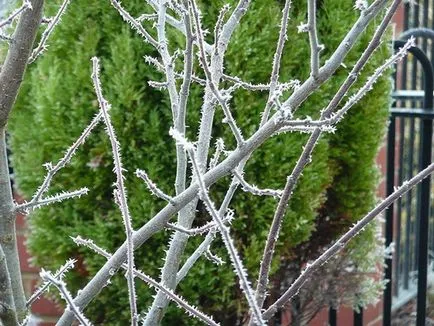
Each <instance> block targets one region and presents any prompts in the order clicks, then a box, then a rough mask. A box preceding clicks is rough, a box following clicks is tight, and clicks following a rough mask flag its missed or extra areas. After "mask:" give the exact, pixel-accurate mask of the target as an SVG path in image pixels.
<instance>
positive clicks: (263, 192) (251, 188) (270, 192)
mask: <svg viewBox="0 0 434 326" xmlns="http://www.w3.org/2000/svg"><path fill="white" fill-rule="evenodd" d="M232 173H233V175H234V176H235V177H236V178H237V179H238V181H239V182H240V183H241V185H242V187H243V190H244V191H247V192H250V193H252V194H254V195H257V196H272V197H276V198H279V197H280V196H282V191H281V190H274V189H259V188H258V187H256V186H255V185H251V184H249V183H248V182H247V181H246V180H245V179H244V177H243V175H242V174H241V173H239V172H238V171H237V170H234V171H233V172H232Z"/></svg>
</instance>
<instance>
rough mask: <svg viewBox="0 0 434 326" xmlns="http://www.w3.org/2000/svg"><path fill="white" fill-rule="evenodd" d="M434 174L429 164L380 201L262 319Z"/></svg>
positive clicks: (311, 265)
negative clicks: (378, 217) (420, 183)
mask: <svg viewBox="0 0 434 326" xmlns="http://www.w3.org/2000/svg"><path fill="white" fill-rule="evenodd" d="M433 172H434V163H432V164H430V165H429V166H428V167H427V168H425V169H424V170H422V171H421V172H419V173H418V174H416V175H415V176H414V177H413V178H411V179H410V180H408V181H406V182H404V183H403V184H402V185H401V186H400V187H398V188H397V189H396V190H395V191H394V192H393V193H392V194H391V195H389V196H388V197H387V198H385V199H384V200H383V201H381V203H380V204H378V205H377V206H376V207H375V208H374V209H373V210H371V211H370V212H369V213H368V214H366V215H365V216H364V217H363V218H362V219H360V220H359V221H358V222H357V223H356V224H355V225H354V226H353V227H352V228H351V229H350V230H349V231H348V232H347V233H345V234H344V235H343V236H342V237H340V238H339V239H338V240H337V241H336V242H335V243H334V244H333V245H332V246H331V247H330V248H329V249H327V250H326V251H325V252H324V253H323V254H322V255H321V256H320V257H318V258H317V259H316V260H315V261H313V262H312V263H310V264H309V265H308V266H307V267H306V269H305V270H304V271H303V272H302V273H301V274H300V276H299V277H298V278H297V279H296V280H295V281H294V282H293V283H292V284H291V286H290V287H289V288H288V289H287V290H286V291H285V293H284V294H282V296H281V297H280V298H279V299H277V300H276V302H274V303H273V304H272V305H271V306H270V307H268V309H267V310H266V311H265V312H264V314H263V318H264V319H265V320H268V319H270V318H271V317H272V316H273V315H274V314H275V312H276V311H277V310H278V309H279V308H281V307H282V306H283V305H284V304H285V303H287V302H288V300H290V299H291V298H292V297H293V296H294V295H296V294H297V293H298V291H299V289H300V288H301V287H302V286H303V284H304V283H305V282H306V281H307V280H308V279H309V277H310V276H311V275H312V274H313V273H314V272H315V271H316V270H317V269H318V268H319V267H320V266H322V265H323V264H325V263H326V262H327V261H328V260H329V259H330V258H331V257H333V256H335V255H336V254H337V253H338V252H339V251H341V250H342V249H343V248H345V246H346V245H347V244H348V242H349V241H350V240H351V239H353V238H354V237H355V236H357V235H358V234H359V233H360V232H361V231H363V229H364V227H366V226H367V225H368V224H369V223H370V222H371V221H372V220H373V219H374V218H375V217H377V216H378V215H380V214H381V213H382V212H383V211H384V210H385V209H386V208H387V207H389V206H390V205H391V204H393V203H394V202H395V201H396V200H397V199H398V198H400V197H402V196H403V195H404V194H405V193H407V192H408V191H409V190H410V189H412V188H413V187H414V186H416V185H417V184H418V183H419V182H421V181H422V180H423V179H425V178H426V177H428V176H429V175H430V174H432V173H433Z"/></svg>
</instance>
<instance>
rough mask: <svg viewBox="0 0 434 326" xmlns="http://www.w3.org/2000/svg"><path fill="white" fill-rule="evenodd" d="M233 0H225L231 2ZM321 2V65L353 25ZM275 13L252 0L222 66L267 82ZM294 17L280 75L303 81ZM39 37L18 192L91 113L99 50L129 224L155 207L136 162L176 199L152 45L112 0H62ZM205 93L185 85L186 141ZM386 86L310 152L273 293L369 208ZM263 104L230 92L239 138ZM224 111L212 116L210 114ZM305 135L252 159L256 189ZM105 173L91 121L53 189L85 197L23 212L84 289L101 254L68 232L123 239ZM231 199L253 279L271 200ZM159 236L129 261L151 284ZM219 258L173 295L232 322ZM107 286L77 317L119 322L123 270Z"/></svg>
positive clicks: (280, 140)
mask: <svg viewBox="0 0 434 326" xmlns="http://www.w3.org/2000/svg"><path fill="white" fill-rule="evenodd" d="M226 2H227V1H223V0H214V1H210V0H206V1H205V0H204V1H201V5H202V9H203V12H204V17H203V19H204V24H205V25H206V26H207V27H208V28H209V29H210V30H212V28H213V26H214V23H215V19H216V17H217V14H218V11H219V8H220V7H221V6H222V5H223V4H224V3H226ZM229 2H230V3H235V1H234V0H231V1H229ZM58 3H59V1H53V3H52V2H50V3H47V8H46V11H47V16H49V14H50V13H54V12H55V10H56V8H57V7H56V5H55V4H58ZM124 5H125V7H126V8H128V10H130V11H131V12H132V13H133V14H134V15H136V16H138V15H139V14H141V13H143V12H142V11H141V8H143V1H139V0H132V1H128V2H125V4H124ZM318 6H319V10H318V29H319V35H320V40H321V42H322V43H324V44H325V50H324V51H323V52H322V56H321V58H322V61H323V62H324V60H325V59H326V58H327V57H329V56H330V54H331V53H332V51H333V50H334V49H335V48H336V47H337V46H338V44H339V41H340V40H341V38H342V37H343V35H345V33H346V31H347V30H348V28H349V26H350V25H351V24H352V23H353V22H354V21H355V20H356V19H357V15H358V12H357V11H356V10H354V9H353V7H352V6H353V4H352V2H351V1H341V0H323V1H321V2H320V3H319V4H318ZM282 7H283V2H282V1H276V0H273V1H270V0H258V1H253V3H252V8H251V10H249V12H248V14H247V15H246V16H245V18H243V20H242V24H241V26H240V27H239V28H238V30H237V31H236V33H235V35H234V37H233V39H232V41H231V43H230V45H229V49H228V54H227V56H226V61H225V72H227V73H229V74H232V75H237V76H239V77H241V78H243V79H244V80H246V81H251V82H254V83H267V82H268V80H269V75H270V71H271V66H272V59H273V53H274V49H275V44H276V41H277V36H278V32H279V22H280V17H281V9H282ZM290 15H291V20H290V26H289V29H288V31H289V36H288V43H287V45H286V48H285V52H284V57H283V60H282V72H281V80H282V81H287V80H289V79H295V78H296V79H300V80H304V79H305V78H307V77H308V73H309V60H308V59H307V58H308V57H309V47H308V35H307V34H306V33H304V34H297V27H296V26H297V25H299V24H300V23H302V22H304V21H305V20H306V9H305V1H299V0H297V1H294V3H293V6H292V9H291V14H290ZM373 30H374V26H370V28H368V31H367V32H366V33H364V34H363V35H362V38H361V40H360V41H359V42H358V43H357V44H356V46H355V47H354V49H353V50H352V51H351V53H350V54H349V56H348V58H347V59H346V60H345V64H346V66H342V67H340V68H339V69H338V70H337V72H336V73H335V75H334V76H333V78H332V79H331V80H330V81H328V82H327V83H326V84H325V85H324V86H322V87H321V89H320V90H319V91H318V92H316V94H315V95H313V96H311V97H310V98H309V99H308V100H307V101H306V102H305V103H304V104H303V106H302V108H301V109H300V110H299V111H298V114H299V115H300V116H303V115H306V114H309V115H311V116H313V117H317V116H318V112H319V110H320V109H321V108H323V107H325V106H326V104H327V103H328V101H329V100H330V99H331V96H332V95H333V94H334V92H335V90H336V89H337V88H338V87H339V85H340V84H341V82H342V81H343V80H344V78H345V77H346V75H347V73H348V72H349V70H350V69H351V67H352V64H353V63H354V62H355V61H356V59H357V58H358V56H359V55H360V53H361V52H362V51H363V49H364V48H365V46H366V44H367V42H368V40H369V39H370V37H371V35H372V33H373ZM170 33H171V39H172V40H173V41H174V42H175V43H178V44H183V43H182V42H183V38H182V37H181V36H180V35H178V34H177V33H176V32H175V31H171V32H170ZM210 41H212V39H211V38H210ZM49 44H50V46H49V49H48V51H47V52H46V53H45V54H43V56H42V57H41V58H39V59H38V60H37V62H36V63H35V64H32V65H31V66H30V67H29V70H28V73H27V75H26V80H25V81H24V83H23V86H22V89H21V92H20V96H19V99H18V103H17V105H16V106H15V108H14V111H13V115H12V121H11V122H10V124H9V133H10V145H11V148H12V152H13V156H12V161H13V168H14V169H15V175H16V181H17V185H18V188H19V191H20V192H22V193H23V194H24V195H25V196H26V197H30V196H32V194H33V193H34V191H35V190H36V188H37V187H38V186H39V184H40V183H41V181H42V178H43V176H44V169H43V167H42V164H43V163H45V162H47V161H53V162H55V161H56V160H58V159H59V158H60V157H61V155H62V153H63V152H64V151H65V150H66V148H67V147H68V146H69V144H71V143H72V142H73V141H74V139H76V138H77V137H78V135H79V134H80V133H81V131H82V130H83V128H84V127H85V126H86V125H87V124H88V123H89V121H90V120H91V118H92V116H93V115H94V114H95V113H96V112H97V110H98V106H97V101H96V96H95V94H94V91H93V88H92V84H91V80H90V70H91V63H90V58H91V57H92V56H95V55H96V56H98V57H100V58H101V62H102V82H103V88H104V94H105V96H106V98H107V99H108V100H109V101H110V102H111V103H112V110H111V114H112V116H113V123H114V126H115V128H116V132H117V134H118V138H119V141H120V143H121V146H122V154H123V160H124V165H125V168H126V169H127V171H128V172H127V173H126V174H125V175H126V178H127V180H126V185H127V188H128V193H129V204H130V208H131V213H132V216H133V220H134V221H133V222H134V226H135V227H136V228H137V227H139V226H141V225H143V224H144V223H146V221H148V220H149V219H150V218H152V216H153V215H154V214H155V213H156V212H157V211H158V210H159V209H160V208H162V207H163V205H164V203H163V202H161V201H160V200H158V199H156V198H155V197H152V196H151V195H150V194H149V192H148V191H147V189H146V186H145V185H144V184H143V182H141V181H140V180H138V179H137V178H136V177H135V176H134V171H135V169H136V168H141V169H145V170H146V171H147V172H148V173H149V175H150V177H151V178H152V179H153V180H155V181H157V182H158V185H159V186H160V187H161V188H162V189H163V190H164V191H166V192H167V193H169V194H173V184H174V179H175V175H174V171H175V164H176V162H175V151H174V148H175V146H174V142H173V140H172V139H171V138H170V137H169V136H168V129H169V127H170V126H171V118H170V107H169V101H168V96H167V94H166V93H164V92H159V91H156V90H154V89H152V88H150V87H149V86H148V85H147V81H149V80H162V75H161V74H160V73H158V72H156V71H155V69H154V68H153V67H150V66H148V65H147V64H146V63H145V60H144V59H143V56H144V55H149V54H152V55H155V51H154V50H153V49H152V48H151V47H150V46H149V45H147V44H145V43H144V42H143V41H142V40H141V38H140V37H139V36H138V35H137V34H135V33H134V32H133V31H131V29H130V27H129V26H128V24H126V23H125V22H123V21H122V19H121V18H120V17H119V14H118V13H117V12H116V11H115V10H114V9H113V8H112V7H110V5H109V3H108V2H99V1H91V2H89V1H87V0H76V1H73V2H72V3H71V5H70V8H69V9H68V12H67V13H66V14H65V15H64V18H63V19H62V22H61V24H60V25H59V26H58V27H57V30H56V31H55V32H54V34H53V37H52V38H51V39H50V40H49ZM389 52H390V51H389V48H388V46H387V45H386V43H384V44H383V45H382V46H381V47H380V49H379V50H378V51H377V52H376V54H375V55H374V57H373V58H372V59H371V61H370V62H369V64H368V66H367V68H366V69H365V71H364V72H363V74H362V75H361V77H360V79H359V82H358V85H359V86H360V85H361V83H362V82H363V81H364V80H365V79H366V77H367V76H368V75H369V73H370V72H372V71H373V70H374V67H376V66H378V65H379V64H380V63H382V62H383V61H384V59H385V58H387V57H388V55H389ZM196 73H197V74H200V71H197V72H196ZM202 91H203V90H202V88H201V87H199V86H194V87H193V90H192V94H191V99H190V100H189V103H188V117H187V120H188V123H187V125H188V137H189V138H190V139H195V137H196V135H197V127H198V120H199V112H200V105H201V101H202V96H203V92H202ZM389 94H390V82H389V80H388V77H387V76H385V77H383V78H382V79H381V80H380V81H379V82H378V83H377V85H376V87H375V89H374V90H373V91H372V92H371V93H370V94H369V95H368V96H367V97H366V98H365V99H364V100H363V101H361V102H360V103H359V104H358V105H357V106H355V107H354V108H353V109H351V113H350V114H348V115H347V116H346V118H345V120H344V122H342V123H341V124H340V125H339V127H338V129H337V132H336V133H335V134H331V135H327V136H326V137H323V138H322V139H321V141H320V143H319V144H318V146H317V148H316V149H315V152H314V155H313V161H312V164H310V165H309V166H308V167H307V168H306V170H305V172H304V173H303V177H302V178H301V180H300V182H299V184H298V186H297V189H296V192H295V193H294V196H293V198H292V200H291V203H290V206H289V210H288V213H287V216H286V217H285V221H284V225H283V228H282V233H281V236H280V240H279V246H278V249H277V251H276V255H275V257H276V259H275V261H274V265H273V271H274V276H275V277H274V283H273V284H274V286H275V289H274V290H272V291H271V293H272V296H273V294H274V295H276V294H277V292H278V290H279V284H280V282H284V280H282V279H281V277H282V275H288V270H289V269H291V268H293V267H294V264H295V266H298V268H295V270H297V269H299V268H301V266H302V265H303V264H304V263H305V262H306V261H307V260H309V259H311V258H314V257H315V256H316V255H317V253H318V251H319V250H320V249H321V248H323V246H324V245H327V244H328V243H330V241H331V240H332V239H333V238H335V237H336V236H337V235H338V234H341V233H342V232H343V231H344V230H345V229H347V228H348V226H349V225H352V223H353V222H354V221H355V220H356V219H357V218H358V217H360V216H361V215H363V214H364V213H365V212H367V211H368V210H369V209H370V208H371V207H372V205H373V204H374V203H375V190H376V185H377V177H378V173H377V168H376V166H375V163H374V160H375V156H376V153H377V151H378V148H379V145H380V143H381V140H382V137H383V134H384V131H385V127H386V118H387V111H388V106H389ZM266 98H267V94H266V93H265V92H264V93H261V92H257V93H254V94H252V93H251V92H247V91H243V90H239V91H237V92H236V94H235V97H234V99H233V103H231V107H232V108H233V110H234V115H235V116H236V119H237V121H238V122H239V125H240V126H241V128H242V130H243V133H244V134H245V135H246V136H248V135H250V134H252V133H253V132H254V130H255V128H257V126H258V123H259V120H260V113H261V112H262V110H263V107H264V104H265V100H266ZM221 118H222V115H221V113H220V110H218V113H217V119H216V121H220V120H221ZM225 128H226V127H224V128H222V127H220V126H216V127H215V133H214V136H215V137H217V136H221V137H223V138H224V139H225V142H226V144H228V145H229V146H230V144H231V141H232V140H231V136H230V133H229V132H228V131H227V129H225ZM307 137H308V135H306V134H296V133H290V134H286V135H283V136H279V137H274V138H273V139H271V140H269V141H268V142H267V143H266V144H265V145H264V146H262V147H261V148H260V149H259V150H258V151H257V152H255V154H254V155H253V157H252V158H251V159H250V161H249V163H248V165H247V168H246V179H247V180H248V181H249V182H250V183H254V184H257V185H259V186H260V187H271V188H281V187H283V184H284V182H285V180H286V178H285V176H286V175H287V174H289V173H290V171H291V170H292V168H293V166H294V164H295V161H296V158H297V157H298V156H299V155H300V153H301V151H302V146H303V144H304V143H305V142H306V140H307ZM214 139H216V138H214ZM114 181H115V176H114V174H113V172H112V158H111V153H110V145H109V142H108V139H107V137H106V135H105V133H104V130H103V127H102V126H101V125H100V126H99V127H98V128H97V130H96V131H95V132H94V133H93V135H92V136H91V137H90V138H89V140H88V141H87V143H86V144H85V145H84V146H83V147H82V148H81V149H80V150H79V152H78V153H77V155H76V156H75V157H74V159H73V161H72V164H71V165H69V166H68V167H66V168H65V169H63V170H62V171H61V172H60V173H59V174H58V176H56V178H55V182H54V184H53V187H52V189H51V191H50V192H51V193H55V192H58V191H60V190H73V189H78V188H80V187H82V186H86V187H88V188H90V193H89V195H88V196H85V197H82V198H81V199H75V200H69V201H65V202H63V203H61V204H57V205H53V206H50V207H47V208H43V209H41V210H39V211H38V212H35V213H32V215H31V218H30V219H29V223H30V230H31V232H30V233H29V240H28V243H29V247H30V250H31V252H32V254H33V257H34V263H35V264H36V265H38V266H44V268H49V269H56V268H57V267H59V266H60V265H61V264H63V263H64V261H65V260H66V259H67V258H69V257H75V258H77V259H79V262H80V266H79V268H78V269H76V270H75V271H74V272H72V273H71V274H70V276H69V279H68V282H69V286H70V288H71V290H72V291H76V290H78V289H79V288H80V287H82V286H83V284H85V283H86V281H87V280H88V279H89V278H90V277H91V276H92V275H94V274H95V273H96V271H97V270H98V269H99V268H100V267H101V266H102V264H103V263H104V259H103V258H100V257H97V256H95V255H94V254H93V253H90V252H89V251H88V250H86V249H83V248H77V247H76V246H75V245H74V243H73V242H72V240H69V236H75V235H81V236H82V237H86V238H92V239H94V241H95V242H96V243H97V244H98V245H100V246H102V247H104V248H107V249H108V250H110V251H112V252H113V251H115V249H116V248H117V247H118V246H119V245H120V244H121V243H122V242H123V241H124V239H125V236H124V231H123V225H122V219H121V215H120V213H119V211H118V209H117V208H116V207H115V205H114V203H113V201H112V190H113V187H112V184H113V182H114ZM228 182H229V180H228V179H226V180H223V181H222V182H219V183H218V184H217V185H216V186H215V187H213V195H214V196H215V198H216V199H218V198H222V196H223V194H224V191H225V186H226V185H227V184H228ZM233 203H234V204H233V205H232V207H233V208H234V209H235V212H236V220H235V221H234V223H233V230H234V232H233V233H234V236H235V238H236V241H237V246H238V248H239V249H240V252H241V253H242V255H243V256H244V259H245V262H246V266H247V268H248V270H249V274H250V278H251V279H252V280H254V279H256V277H257V270H258V268H259V261H260V256H261V255H262V251H263V246H264V240H265V238H266V234H267V230H268V227H269V224H270V222H271V219H272V216H273V211H274V208H275V205H276V201H275V200H274V199H271V198H262V197H253V196H251V195H249V194H245V193H243V192H241V191H240V192H238V193H237V194H236V196H235V198H234V200H233ZM199 208H201V207H199ZM205 218H209V217H208V216H206V213H205V212H204V210H202V209H200V210H199V214H198V219H197V223H198V225H199V224H201V223H203V221H204V220H205ZM374 233H375V232H374V230H373V228H371V229H369V230H367V231H366V232H364V233H363V234H362V235H361V236H360V237H359V238H358V239H357V240H356V241H355V242H354V243H353V245H352V246H351V247H350V249H349V251H348V253H349V254H350V257H352V259H354V260H355V262H356V264H357V265H361V264H363V262H364V258H365V256H366V255H367V253H368V251H371V250H373V249H375V246H376V241H375V235H374ZM169 237H170V232H169V231H164V232H160V233H158V234H156V235H154V236H153V237H152V238H151V239H150V240H149V241H148V242H147V243H146V244H145V245H144V246H143V247H142V248H141V249H140V250H139V252H138V253H137V254H136V257H137V259H136V263H137V265H138V267H140V268H141V269H143V270H144V271H145V272H146V273H148V274H150V275H152V276H153V277H155V278H158V276H159V272H160V271H159V268H160V267H161V266H162V264H163V257H164V255H165V253H164V250H165V249H166V244H167V243H168V239H169ZM200 240H201V239H200V237H198V239H192V241H191V242H190V245H189V247H188V250H187V252H186V257H187V255H189V254H190V253H191V252H192V251H193V250H194V245H197V244H198V243H199V242H200ZM213 251H214V252H216V253H218V254H220V255H221V256H222V257H224V258H225V259H226V260H227V257H226V254H225V250H224V249H223V248H222V245H221V243H220V242H219V241H216V242H215V244H214V245H213ZM288 262H291V266H292V267H291V266H289V265H290V264H289V263H288ZM228 264H229V263H228ZM228 264H225V265H223V266H216V265H214V264H212V263H211V262H210V261H208V260H206V259H205V258H201V259H200V260H199V261H198V263H197V264H196V265H195V266H194V268H193V269H192V270H191V272H190V274H189V276H188V277H187V278H186V279H185V280H184V281H183V282H182V283H181V284H180V287H179V292H180V293H181V294H182V295H183V296H184V297H185V298H186V299H187V300H188V301H189V302H191V303H192V304H195V305H198V306H199V307H202V309H203V310H204V311H205V312H207V313H210V314H215V316H216V319H217V320H220V321H222V322H223V324H225V325H229V324H231V325H232V324H235V322H236V320H240V319H241V318H242V315H241V311H242V309H243V308H244V306H243V305H244V303H243V302H244V300H243V299H242V296H241V294H240V293H239V290H238V285H237V281H236V278H235V276H234V274H233V272H232V269H231V268H228V266H229V265H228ZM365 265H366V264H365ZM366 267H367V268H368V267H369V266H366ZM289 274H290V275H291V272H289ZM111 283H112V284H111V285H110V286H107V287H105V288H104V289H103V291H102V292H101V294H100V295H99V297H98V299H97V300H95V301H93V302H92V303H91V304H90V305H89V307H88V308H87V309H86V315H87V316H88V317H89V318H90V319H91V320H92V321H94V322H95V323H101V324H109V325H124V324H125V323H126V320H127V319H128V318H129V312H128V309H127V308H128V307H127V306H128V299H127V287H126V280H125V278H124V276H123V273H119V274H118V275H116V276H114V277H113V279H112V280H111ZM137 284H138V297H139V308H140V309H142V313H146V307H148V305H149V304H150V302H151V300H152V295H153V294H154V292H153V291H152V290H149V289H148V287H147V286H146V285H143V284H141V283H139V282H137ZM350 291H351V289H350ZM186 320H187V319H186V318H185V315H183V313H181V312H180V311H179V310H178V308H176V307H174V306H173V305H171V307H170V309H169V311H168V314H167V317H166V318H165V319H164V324H165V325H172V324H174V323H175V322H176V323H177V324H179V325H187V324H188V325H192V324H194V323H193V322H192V321H191V320H190V321H186Z"/></svg>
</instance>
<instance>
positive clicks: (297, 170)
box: [256, 0, 400, 307]
mask: <svg viewBox="0 0 434 326" xmlns="http://www.w3.org/2000/svg"><path fill="white" fill-rule="evenodd" d="M399 3H400V0H395V1H394V2H393V3H392V5H391V6H390V8H389V10H388V11H387V13H386V15H385V16H384V18H383V20H382V22H381V23H380V25H379V28H377V30H376V31H375V33H374V36H373V38H372V41H371V42H370V43H369V45H368V46H367V48H366V49H365V51H364V52H363V54H362V55H361V56H360V58H359V60H358V61H357V63H356V65H355V66H354V67H353V70H352V71H351V73H350V74H349V77H348V78H347V79H346V80H345V81H344V83H343V84H342V85H341V87H340V89H339V90H338V92H337V93H336V94H339V95H335V97H334V98H333V99H332V101H331V102H330V103H329V106H328V107H327V108H326V109H325V110H324V111H323V113H322V115H321V118H328V117H330V115H331V114H332V112H333V110H334V109H335V108H336V106H337V105H338V104H339V102H340V100H341V99H342V97H343V96H344V95H345V94H346V93H347V91H348V90H349V88H350V87H351V85H353V83H354V82H355V79H354V78H353V77H354V76H357V75H358V74H359V73H360V71H361V70H362V69H363V67H364V66H365V64H366V62H367V61H368V59H369V58H370V57H371V55H372V53H373V52H374V51H375V50H376V49H377V47H378V46H379V45H380V40H381V38H382V36H383V34H384V32H385V30H386V27H387V25H388V24H389V22H390V20H391V19H392V17H393V14H394V12H395V11H396V9H397V7H398V4H399ZM321 133H322V131H321V129H320V128H317V129H316V130H315V131H314V132H313V133H312V135H311V136H310V137H309V140H308V142H307V144H306V146H305V147H304V149H303V152H302V154H301V155H300V157H299V159H298V161H297V163H296V165H295V167H294V169H293V171H292V172H291V175H289V176H288V178H287V181H286V184H285V187H284V190H283V194H282V196H281V198H280V201H279V204H278V206H277V209H276V211H275V213H274V217H273V221H272V224H271V226H270V231H269V233H268V236H267V241H266V245H265V248H264V253H263V257H262V260H261V267H260V271H259V278H258V283H257V287H256V298H257V300H258V302H259V305H260V306H261V307H262V305H263V303H264V300H265V293H266V290H267V286H268V277H269V273H270V268H271V262H272V258H273V254H274V248H275V245H276V242H277V239H278V238H279V233H280V227H281V224H282V220H283V217H284V215H285V212H286V208H287V205H288V201H289V199H290V198H291V194H292V193H293V191H294V188H295V186H296V184H297V181H298V179H299V177H300V175H301V173H302V171H303V170H304V167H305V166H306V165H307V164H308V163H309V162H310V161H311V155H312V152H313V150H314V148H315V146H316V144H317V142H318V140H319V138H320V136H321Z"/></svg>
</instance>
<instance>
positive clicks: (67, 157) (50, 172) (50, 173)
mask: <svg viewBox="0 0 434 326" xmlns="http://www.w3.org/2000/svg"><path fill="white" fill-rule="evenodd" d="M101 118H102V113H101V112H98V113H97V114H96V115H95V117H94V118H93V119H92V121H91V122H90V124H89V125H88V126H87V127H86V128H85V129H84V130H83V132H82V133H81V135H80V136H79V137H78V138H77V140H76V141H75V142H74V143H73V144H72V145H71V147H69V148H68V149H67V150H66V152H65V154H64V155H63V157H62V158H61V159H60V160H59V161H58V162H57V163H56V165H54V166H53V165H52V163H46V164H45V165H44V166H45V168H46V169H47V174H46V175H45V178H44V181H43V182H42V184H41V185H40V186H39V188H38V189H37V190H36V193H35V194H34V195H33V198H32V200H31V201H30V202H29V203H28V204H29V205H34V204H35V203H37V202H38V201H39V200H40V199H41V197H42V195H43V194H44V193H45V192H46V191H47V190H48V188H49V187H50V184H51V180H52V179H53V177H54V176H55V174H56V173H57V172H59V170H60V169H62V168H63V167H65V166H66V165H67V164H68V163H69V162H70V161H71V158H72V157H73V156H74V154H75V153H76V151H77V149H78V147H79V146H80V145H82V144H84V142H85V141H86V139H87V137H88V136H89V135H90V133H91V132H92V130H93V129H94V128H95V127H96V125H97V124H98V123H99V121H100V120H101Z"/></svg>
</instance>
